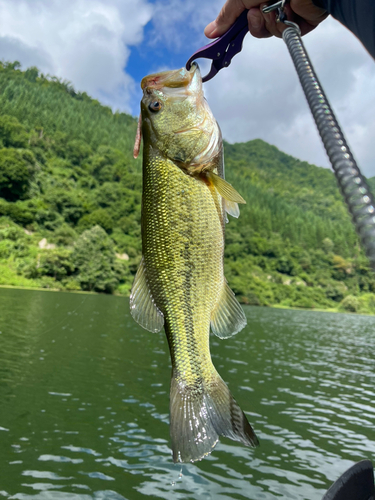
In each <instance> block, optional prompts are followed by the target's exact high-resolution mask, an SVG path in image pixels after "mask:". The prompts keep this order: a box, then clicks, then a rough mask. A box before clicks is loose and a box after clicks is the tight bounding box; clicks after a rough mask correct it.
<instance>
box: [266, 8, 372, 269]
mask: <svg viewBox="0 0 375 500" xmlns="http://www.w3.org/2000/svg"><path fill="white" fill-rule="evenodd" d="M285 2H286V0H281V1H279V2H277V3H275V4H273V5H270V6H266V7H263V12H265V13H267V12H272V11H273V10H277V11H278V12H277V19H278V21H280V22H282V23H284V24H286V26H288V27H287V28H286V29H285V30H284V31H283V33H282V37H283V40H284V42H285V43H286V46H287V47H288V50H289V53H290V56H291V58H292V61H293V63H294V67H295V68H296V71H297V75H298V78H299V81H300V83H301V86H302V89H303V92H304V94H305V97H306V100H307V102H308V105H309V107H310V111H311V113H312V115H313V118H314V121H315V124H316V126H317V128H318V131H319V134H320V137H321V139H322V142H323V145H324V148H325V150H326V152H327V155H328V158H329V160H330V162H331V165H332V168H333V171H334V173H335V177H336V180H337V183H338V185H339V188H340V191H341V193H342V195H343V197H344V200H345V202H346V205H347V207H348V210H349V213H350V215H351V217H352V221H353V224H354V226H355V229H356V231H357V234H358V236H359V239H360V241H361V243H362V246H363V248H364V250H365V253H366V255H367V257H368V259H369V261H370V265H371V267H372V268H373V269H374V270H375V201H374V197H373V195H372V193H371V191H370V188H369V186H368V184H367V182H366V180H365V178H364V176H363V175H362V173H361V171H360V169H359V167H358V165H357V163H356V161H355V159H354V157H353V154H352V152H351V151H350V148H349V146H348V143H347V142H346V139H345V136H344V134H343V132H342V130H341V128H340V125H339V124H338V121H337V119H336V117H335V114H334V112H333V110H332V108H331V106H330V104H329V101H328V99H327V97H326V95H325V93H324V90H323V88H322V86H321V84H320V82H319V79H318V77H317V75H316V73H315V71H314V68H313V65H312V63H311V61H310V59H309V56H308V54H307V52H306V49H305V46H304V44H303V42H302V38H301V30H300V29H299V26H298V25H297V24H296V23H293V22H291V21H288V20H287V18H286V14H285V12H284V6H285Z"/></svg>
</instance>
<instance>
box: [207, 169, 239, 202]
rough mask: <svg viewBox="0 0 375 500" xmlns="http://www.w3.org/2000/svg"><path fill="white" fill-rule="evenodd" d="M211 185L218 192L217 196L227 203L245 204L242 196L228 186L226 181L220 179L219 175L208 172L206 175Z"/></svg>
mask: <svg viewBox="0 0 375 500" xmlns="http://www.w3.org/2000/svg"><path fill="white" fill-rule="evenodd" d="M207 177H208V178H209V179H210V181H211V182H212V184H213V185H214V186H215V188H216V189H217V190H218V192H219V194H220V195H221V196H222V197H223V198H224V199H225V200H228V201H233V202H235V203H246V201H245V200H244V199H243V198H242V196H241V195H240V194H239V193H237V191H236V190H235V189H234V187H233V186H231V185H230V184H229V182H227V181H226V180H224V179H222V178H221V177H220V176H219V175H217V174H214V173H213V172H210V173H208V174H207Z"/></svg>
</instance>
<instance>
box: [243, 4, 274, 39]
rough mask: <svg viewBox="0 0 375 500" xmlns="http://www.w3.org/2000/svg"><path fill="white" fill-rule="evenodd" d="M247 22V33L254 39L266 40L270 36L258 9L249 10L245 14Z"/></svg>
mask: <svg viewBox="0 0 375 500" xmlns="http://www.w3.org/2000/svg"><path fill="white" fill-rule="evenodd" d="M247 20H248V22H249V31H250V33H251V34H252V35H253V36H254V37H255V38H268V37H270V36H272V35H271V33H270V32H269V31H267V29H266V27H265V22H264V17H263V15H262V13H261V12H260V10H259V8H257V7H255V8H252V9H250V10H249V12H248V14H247Z"/></svg>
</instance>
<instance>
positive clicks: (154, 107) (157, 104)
mask: <svg viewBox="0 0 375 500" xmlns="http://www.w3.org/2000/svg"><path fill="white" fill-rule="evenodd" d="M148 109H149V110H150V111H152V112H153V113H156V112H157V111H160V110H161V103H160V102H159V101H153V102H152V103H150V104H149V106H148Z"/></svg>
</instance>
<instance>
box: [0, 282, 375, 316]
mask: <svg viewBox="0 0 375 500" xmlns="http://www.w3.org/2000/svg"><path fill="white" fill-rule="evenodd" d="M0 288H5V289H6V288H8V289H14V290H35V291H37V292H55V293H56V292H61V293H77V294H86V295H105V296H108V297H111V296H113V297H124V298H128V297H129V295H124V294H121V293H118V292H117V293H116V292H115V293H99V292H86V291H84V290H61V289H59V288H40V287H30V286H29V287H27V286H17V285H0ZM240 304H241V305H242V306H249V307H264V308H266V307H268V308H270V309H289V310H291V311H311V312H325V313H336V314H350V315H355V316H371V317H373V316H375V314H371V313H364V312H350V311H340V310H339V309H333V308H330V309H321V308H316V309H309V308H303V307H291V306H284V305H282V304H272V305H270V306H254V305H253V306H251V305H249V304H244V303H240Z"/></svg>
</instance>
